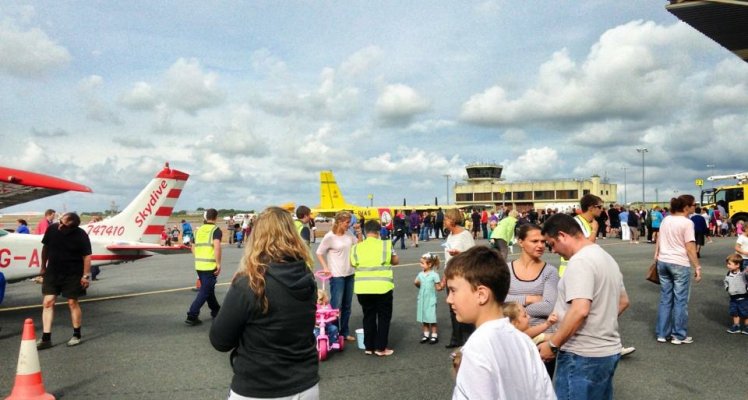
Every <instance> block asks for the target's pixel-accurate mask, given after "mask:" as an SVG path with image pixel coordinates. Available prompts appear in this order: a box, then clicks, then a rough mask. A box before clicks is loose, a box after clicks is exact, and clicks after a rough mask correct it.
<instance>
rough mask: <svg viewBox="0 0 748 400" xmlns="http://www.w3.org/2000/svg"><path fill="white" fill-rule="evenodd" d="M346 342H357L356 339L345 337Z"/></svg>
mask: <svg viewBox="0 0 748 400" xmlns="http://www.w3.org/2000/svg"><path fill="white" fill-rule="evenodd" d="M345 340H347V341H349V342H355V341H356V337H355V336H350V335H348V336H346V337H345Z"/></svg>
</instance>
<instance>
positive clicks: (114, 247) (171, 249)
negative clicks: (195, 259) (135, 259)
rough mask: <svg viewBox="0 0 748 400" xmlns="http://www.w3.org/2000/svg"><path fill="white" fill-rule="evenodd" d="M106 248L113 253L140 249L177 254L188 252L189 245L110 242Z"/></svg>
mask: <svg viewBox="0 0 748 400" xmlns="http://www.w3.org/2000/svg"><path fill="white" fill-rule="evenodd" d="M106 249H107V250H109V251H112V252H114V253H116V252H118V251H132V250H141V251H150V252H153V253H156V254H179V253H189V252H190V247H189V246H185V245H180V246H159V245H156V244H148V243H139V244H138V243H136V244H111V245H109V246H107V247H106Z"/></svg>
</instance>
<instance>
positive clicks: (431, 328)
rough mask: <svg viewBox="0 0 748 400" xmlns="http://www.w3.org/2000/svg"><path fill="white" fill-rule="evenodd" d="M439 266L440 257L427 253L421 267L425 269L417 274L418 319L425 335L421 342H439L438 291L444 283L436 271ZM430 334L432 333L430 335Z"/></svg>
mask: <svg viewBox="0 0 748 400" xmlns="http://www.w3.org/2000/svg"><path fill="white" fill-rule="evenodd" d="M438 268H439V257H438V256H437V255H436V254H432V253H426V254H424V255H422V256H421V269H423V271H421V272H419V273H418V276H416V280H415V282H414V283H415V285H416V287H417V288H419V290H418V305H417V310H418V311H417V313H416V320H417V321H418V322H420V323H422V324H423V336H422V337H421V343H422V344H423V343H426V342H428V343H429V344H436V343H439V334H438V329H437V326H436V292H437V291H438V290H442V289H443V288H444V285H443V284H442V282H441V278H439V274H437V273H436V271H435V270H436V269H438ZM429 334H430V335H429Z"/></svg>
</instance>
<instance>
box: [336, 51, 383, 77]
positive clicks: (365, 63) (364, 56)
mask: <svg viewBox="0 0 748 400" xmlns="http://www.w3.org/2000/svg"><path fill="white" fill-rule="evenodd" d="M383 55H384V51H383V50H382V49H381V48H380V47H379V46H374V45H372V46H367V47H365V48H363V49H361V50H359V51H357V52H355V53H353V54H351V56H350V57H348V59H347V60H345V61H344V62H343V63H342V64H340V72H341V73H342V74H343V75H345V76H350V77H357V76H361V75H363V74H364V73H366V72H368V71H369V69H371V67H373V66H374V65H376V64H377V63H379V62H380V61H381V60H382V56H383Z"/></svg>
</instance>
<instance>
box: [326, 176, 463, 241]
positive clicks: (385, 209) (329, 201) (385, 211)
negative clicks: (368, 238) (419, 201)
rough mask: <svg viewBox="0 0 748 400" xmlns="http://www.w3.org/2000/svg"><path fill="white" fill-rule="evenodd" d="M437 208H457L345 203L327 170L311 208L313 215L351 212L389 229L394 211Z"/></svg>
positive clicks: (447, 207)
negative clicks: (317, 205) (317, 203)
mask: <svg viewBox="0 0 748 400" xmlns="http://www.w3.org/2000/svg"><path fill="white" fill-rule="evenodd" d="M439 208H441V209H442V210H445V209H449V208H457V206H432V205H407V206H373V207H365V206H358V205H355V204H350V203H347V202H346V201H345V198H343V194H342V193H341V192H340V188H339V187H338V183H337V182H336V181H335V176H334V175H333V174H332V171H329V170H327V171H321V172H320V173H319V207H317V208H313V209H312V213H313V214H315V215H317V214H322V215H332V214H335V213H337V212H340V211H351V212H353V213H354V214H356V215H357V216H358V217H363V218H364V219H365V220H367V221H369V220H379V222H380V223H381V224H382V225H384V226H387V227H391V223H392V215H393V213H394V212H395V211H396V210H413V209H415V210H416V211H436V210H438V209H439Z"/></svg>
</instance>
